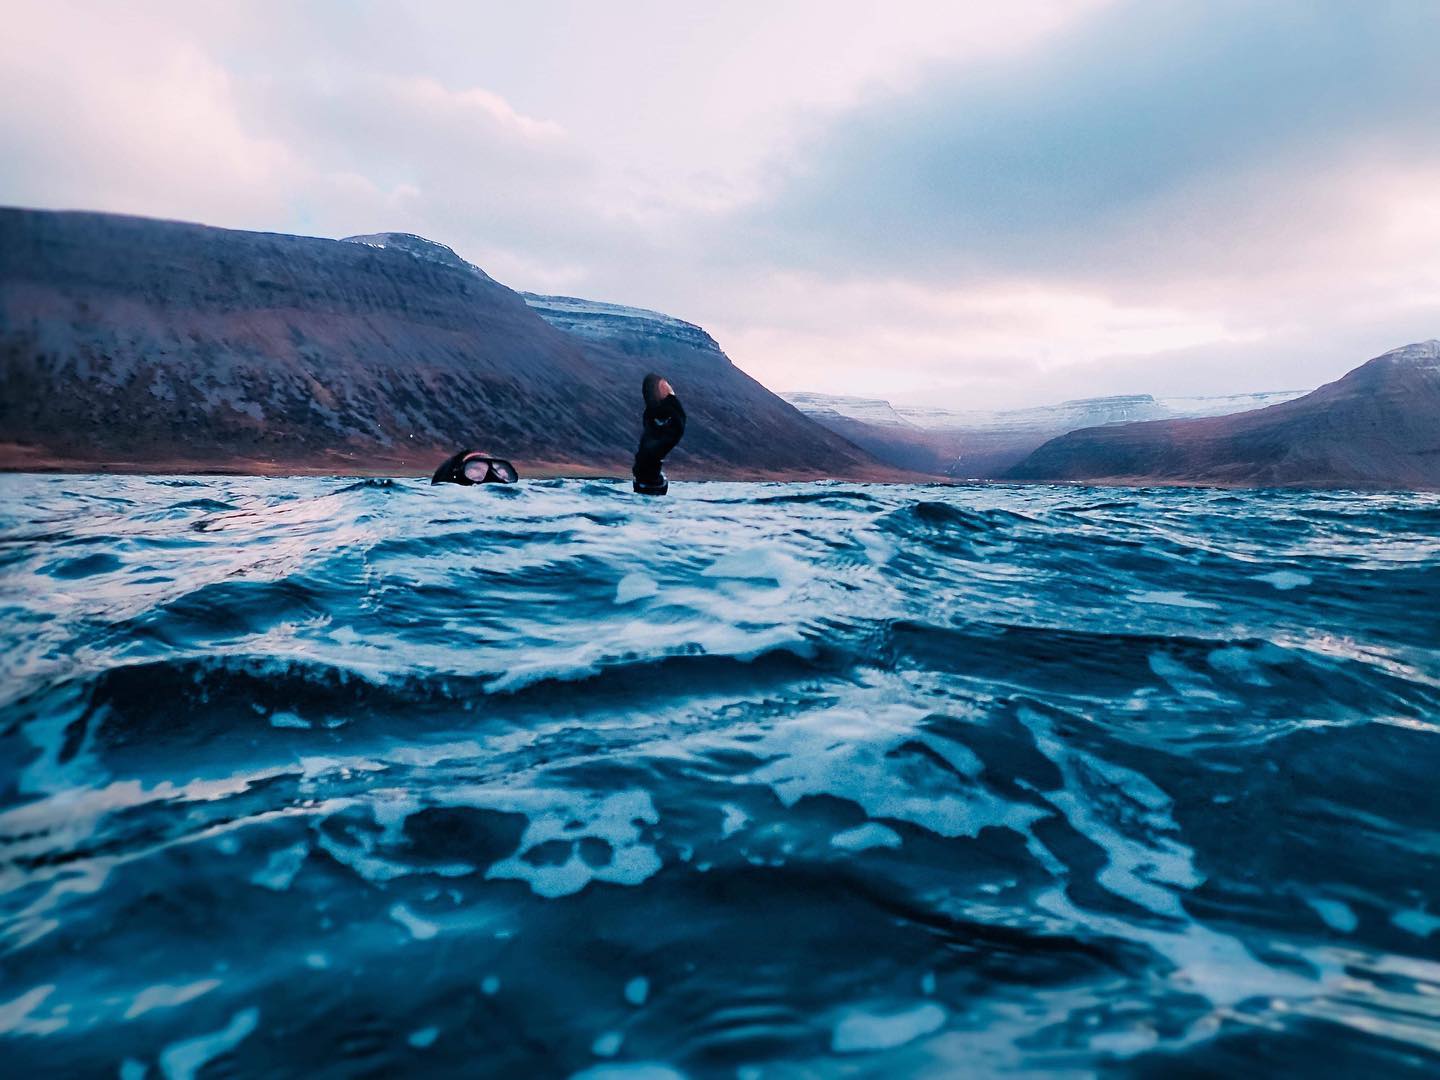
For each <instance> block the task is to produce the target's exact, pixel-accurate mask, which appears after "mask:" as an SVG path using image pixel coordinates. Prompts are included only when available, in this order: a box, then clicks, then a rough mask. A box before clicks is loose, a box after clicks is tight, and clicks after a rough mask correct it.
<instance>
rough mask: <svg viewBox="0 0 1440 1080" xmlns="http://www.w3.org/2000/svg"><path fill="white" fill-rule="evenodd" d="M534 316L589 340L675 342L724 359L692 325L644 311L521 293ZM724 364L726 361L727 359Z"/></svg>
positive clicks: (612, 342) (616, 342)
mask: <svg viewBox="0 0 1440 1080" xmlns="http://www.w3.org/2000/svg"><path fill="white" fill-rule="evenodd" d="M520 295H521V296H522V297H523V298H524V300H525V303H527V304H529V305H530V307H531V308H532V309H533V310H534V312H535V314H537V315H539V316H540V317H541V318H542V319H544V320H545V321H546V322H548V323H549V324H550V325H551V326H554V327H556V328H557V329H560V330H564V331H566V332H567V333H571V334H575V335H576V336H578V337H582V338H585V339H587V340H589V341H599V342H605V343H607V344H617V345H622V346H623V345H624V344H625V343H627V342H631V343H645V344H655V343H657V342H667V341H669V342H678V343H680V344H682V345H688V346H690V347H692V348H696V349H701V350H704V351H707V352H714V353H715V354H716V355H717V356H720V357H724V356H725V354H724V353H723V352H721V351H720V346H719V345H718V344H717V343H716V341H715V339H714V338H712V337H711V336H710V335H709V334H707V333H706V332H705V331H704V330H703V329H701V328H700V327H698V326H696V325H695V324H694V323H690V322H686V321H685V320H684V319H677V318H675V316H673V315H666V314H665V313H664V312H661V311H651V310H649V309H648V308H638V307H629V306H627V305H625V304H607V303H605V302H604V301H602V300H585V299H582V298H580V297H578V296H543V295H541V294H539V293H528V292H527V293H521V294H520ZM727 363H728V360H727Z"/></svg>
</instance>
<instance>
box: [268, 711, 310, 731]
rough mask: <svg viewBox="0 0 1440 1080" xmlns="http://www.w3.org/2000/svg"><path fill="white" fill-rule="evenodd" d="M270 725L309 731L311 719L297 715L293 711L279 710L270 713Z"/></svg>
mask: <svg viewBox="0 0 1440 1080" xmlns="http://www.w3.org/2000/svg"><path fill="white" fill-rule="evenodd" d="M270 726H271V727H277V728H300V729H302V730H305V731H308V730H309V729H310V721H309V720H305V719H302V718H301V717H299V716H296V715H295V714H294V713H293V712H277V713H271V714H270Z"/></svg>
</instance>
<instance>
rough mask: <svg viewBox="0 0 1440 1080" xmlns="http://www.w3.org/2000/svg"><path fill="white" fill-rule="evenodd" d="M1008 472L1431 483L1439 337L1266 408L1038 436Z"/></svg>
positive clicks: (1149, 479)
mask: <svg viewBox="0 0 1440 1080" xmlns="http://www.w3.org/2000/svg"><path fill="white" fill-rule="evenodd" d="M1008 476H1009V478H1011V479H1017V480H1098V481H1106V482H1114V483H1123V484H1134V483H1156V482H1161V483H1197V484H1238V485H1245V486H1261V485H1265V486H1268V485H1302V486H1314V487H1360V488H1440V341H1436V340H1431V341H1423V342H1419V343H1417V344H1414V345H1406V346H1404V347H1403V348H1399V349H1394V350H1392V351H1390V352H1388V353H1385V354H1384V355H1383V356H1377V357H1376V358H1375V359H1373V360H1371V361H1369V362H1368V363H1365V364H1363V365H1361V366H1360V367H1358V368H1356V369H1355V370H1354V371H1352V372H1350V374H1348V375H1346V376H1345V377H1344V378H1342V379H1338V380H1336V381H1335V382H1332V383H1327V384H1326V385H1325V386H1322V387H1320V389H1318V390H1315V391H1314V392H1312V393H1309V394H1306V395H1305V396H1303V397H1299V398H1296V399H1294V400H1292V401H1286V402H1282V403H1280V404H1278V405H1272V406H1270V407H1269V408H1264V409H1255V410H1251V411H1248V412H1242V413H1237V414H1235V415H1232V416H1216V417H1206V418H1202V419H1190V420H1156V421H1150V422H1147V423H1138V424H1115V425H1110V426H1105V427H1090V428H1086V429H1084V430H1081V431H1074V432H1071V433H1070V434H1068V435H1063V436H1061V437H1059V438H1057V439H1053V440H1051V441H1050V442H1047V443H1046V444H1045V445H1044V446H1042V447H1040V448H1039V449H1038V450H1036V451H1035V452H1034V453H1033V454H1031V455H1030V456H1029V457H1027V458H1026V459H1025V460H1024V461H1023V462H1021V463H1020V464H1019V465H1017V466H1015V467H1014V468H1013V469H1011V470H1010V471H1009V473H1008Z"/></svg>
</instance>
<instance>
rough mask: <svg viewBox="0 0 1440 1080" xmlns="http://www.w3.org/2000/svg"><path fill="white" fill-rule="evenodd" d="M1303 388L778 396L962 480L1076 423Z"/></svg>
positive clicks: (1190, 410)
mask: <svg viewBox="0 0 1440 1080" xmlns="http://www.w3.org/2000/svg"><path fill="white" fill-rule="evenodd" d="M1303 393H1304V391H1303V390H1283V391H1274V392H1270V393H1260V394H1232V395H1227V396H1224V397H1189V398H1155V397H1152V396H1151V395H1149V394H1126V395H1122V396H1116V397H1100V398H1082V399H1080V400H1076V401H1064V402H1061V403H1060V404H1058V405H1045V406H1039V407H1035V408H1029V409H1005V410H1000V411H995V412H983V411H979V410H972V411H963V412H962V411H958V410H951V409H937V408H915V407H912V406H904V405H901V406H893V405H891V404H890V402H888V401H882V400H879V399H876V398H858V397H842V396H838V395H833V394H814V393H789V394H782V395H781V396H782V397H784V398H785V400H787V401H789V402H790V403H791V404H792V405H794V406H795V407H796V408H797V409H799V410H800V411H801V412H803V413H805V414H806V415H807V416H809V417H810V418H811V419H813V420H815V421H816V422H817V423H820V424H823V425H825V426H826V427H828V428H829V429H830V430H831V431H834V432H835V433H837V434H839V435H843V436H845V438H847V439H849V440H850V441H851V442H853V443H855V444H856V445H858V446H862V447H864V448H865V449H867V450H869V451H870V452H871V453H872V454H874V455H875V456H876V457H878V458H879V459H880V460H881V461H887V462H889V463H890V464H892V465H895V466H896V467H897V468H903V469H910V470H914V471H917V472H926V473H932V474H936V475H940V476H948V477H952V478H955V479H962V480H967V479H991V478H996V477H1000V476H1003V475H1004V474H1005V473H1006V472H1007V471H1008V470H1009V469H1011V468H1013V467H1014V466H1016V465H1018V464H1019V463H1020V462H1021V461H1023V460H1024V459H1025V457H1026V456H1027V455H1029V454H1030V452H1031V451H1033V450H1035V449H1037V448H1038V447H1040V446H1041V445H1042V444H1044V443H1045V442H1047V441H1048V440H1050V439H1052V438H1054V437H1055V436H1057V435H1063V434H1065V433H1066V432H1070V431H1075V430H1077V429H1079V428H1086V427H1095V426H1098V425H1101V424H1117V423H1125V422H1128V421H1137V420H1158V419H1173V418H1178V417H1193V416H1214V415H1220V414H1224V413H1234V412H1241V411H1244V410H1246V409H1255V408H1261V407H1263V406H1266V405H1272V404H1276V403H1278V402H1281V401H1288V400H1290V399H1291V398H1296V397H1299V396H1300V395H1301V394H1303Z"/></svg>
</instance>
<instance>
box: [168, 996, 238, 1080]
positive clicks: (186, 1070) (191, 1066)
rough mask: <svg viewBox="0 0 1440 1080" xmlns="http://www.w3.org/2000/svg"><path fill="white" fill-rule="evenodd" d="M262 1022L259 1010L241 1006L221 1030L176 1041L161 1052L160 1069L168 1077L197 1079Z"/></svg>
mask: <svg viewBox="0 0 1440 1080" xmlns="http://www.w3.org/2000/svg"><path fill="white" fill-rule="evenodd" d="M259 1023H260V1010H259V1009H257V1008H255V1007H254V1006H251V1007H250V1008H248V1009H241V1010H240V1011H239V1012H237V1013H236V1014H235V1015H234V1016H232V1017H231V1018H230V1022H229V1023H228V1024H226V1025H225V1026H224V1027H223V1028H221V1029H220V1030H219V1031H212V1032H210V1033H208V1034H205V1035H196V1036H195V1037H194V1038H190V1039H182V1040H180V1041H179V1042H173V1043H171V1044H170V1045H169V1046H167V1047H166V1048H165V1049H164V1050H162V1051H160V1071H161V1072H163V1073H164V1074H165V1076H166V1080H194V1077H195V1075H196V1074H197V1073H199V1071H200V1070H201V1069H202V1068H204V1067H205V1065H206V1064H208V1063H209V1062H211V1061H214V1060H215V1059H216V1058H217V1057H219V1056H220V1055H221V1054H228V1053H229V1052H230V1051H231V1050H233V1049H235V1047H237V1046H239V1045H240V1044H241V1043H242V1042H244V1041H245V1039H246V1038H248V1037H249V1035H250V1033H251V1032H253V1031H254V1030H255V1028H256V1027H257V1026H258V1025H259Z"/></svg>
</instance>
